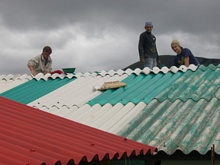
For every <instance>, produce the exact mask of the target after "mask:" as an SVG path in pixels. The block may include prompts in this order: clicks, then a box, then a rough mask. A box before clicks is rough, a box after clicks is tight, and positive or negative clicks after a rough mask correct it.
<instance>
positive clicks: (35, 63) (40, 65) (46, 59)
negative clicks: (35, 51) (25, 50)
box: [27, 46, 52, 76]
mask: <svg viewBox="0 0 220 165" xmlns="http://www.w3.org/2000/svg"><path fill="white" fill-rule="evenodd" d="M51 53H52V49H51V47H49V46H45V47H44V48H43V51H42V53H41V54H40V55H38V56H36V57H34V58H32V59H30V60H29V61H28V63H27V66H28V68H29V70H30V71H31V74H32V75H33V76H35V75H37V74H38V73H43V74H46V73H51V71H52V59H51V57H50V55H51Z"/></svg>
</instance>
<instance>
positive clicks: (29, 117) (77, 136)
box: [0, 97, 156, 165]
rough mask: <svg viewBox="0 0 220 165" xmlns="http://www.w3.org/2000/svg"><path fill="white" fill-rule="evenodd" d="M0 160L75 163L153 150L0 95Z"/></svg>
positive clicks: (17, 164) (34, 162)
mask: <svg viewBox="0 0 220 165" xmlns="http://www.w3.org/2000/svg"><path fill="white" fill-rule="evenodd" d="M0 117H1V119H0V125H1V127H0V160H1V163H3V164H7V165H12V164H16V165H19V164H22V165H24V164H26V165H27V164H31V165H33V164H42V163H45V164H55V163H57V162H61V163H62V164H67V163H68V162H69V161H70V160H73V161H74V162H75V163H76V164H78V163H79V162H80V161H81V160H82V159H83V158H86V159H87V161H88V162H90V161H91V160H92V159H93V158H94V157H95V156H98V159H99V160H102V159H103V158H104V157H105V156H108V157H109V159H112V158H113V157H114V156H117V155H118V158H121V157H122V155H123V154H127V156H130V155H131V154H132V153H135V154H137V155H139V153H140V152H142V153H143V154H144V155H145V154H146V153H148V152H149V153H153V152H154V151H155V149H156V148H155V147H151V146H148V145H144V144H141V143H138V142H135V141H132V140H129V139H125V138H123V137H120V136H116V135H113V134H110V133H107V132H104V131H100V130H97V129H95V128H92V127H88V126H85V125H82V124H79V123H76V122H73V121H70V120H67V119H64V118H61V117H58V116H55V115H52V114H49V113H46V112H43V111H41V110H38V109H35V108H32V107H29V106H26V105H23V104H20V103H17V102H14V101H11V100H9V99H6V98H3V97H0Z"/></svg>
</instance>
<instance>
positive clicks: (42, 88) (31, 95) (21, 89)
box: [0, 78, 75, 104]
mask: <svg viewBox="0 0 220 165" xmlns="http://www.w3.org/2000/svg"><path fill="white" fill-rule="evenodd" d="M73 80H75V79H68V78H64V79H58V78H57V79H55V80H53V79H49V80H47V81H45V80H42V79H41V80H39V81H37V80H35V79H32V80H30V81H28V82H26V83H23V84H21V85H19V86H16V87H14V88H12V89H10V90H8V91H5V92H3V93H1V94H0V96H4V97H6V98H9V99H11V100H15V101H17V102H20V103H23V104H28V103H30V102H32V101H33V100H36V99H38V98H39V97H42V96H44V95H46V94H48V93H50V92H52V91H54V90H56V89H57V88H60V87H61V86H63V85H66V84H67V83H69V82H71V81H73Z"/></svg>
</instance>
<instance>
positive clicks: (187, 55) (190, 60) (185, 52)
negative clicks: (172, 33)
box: [171, 40, 199, 67]
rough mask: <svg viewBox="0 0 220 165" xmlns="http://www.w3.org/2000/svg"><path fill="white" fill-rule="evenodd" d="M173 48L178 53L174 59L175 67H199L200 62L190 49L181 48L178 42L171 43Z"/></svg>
mask: <svg viewBox="0 0 220 165" xmlns="http://www.w3.org/2000/svg"><path fill="white" fill-rule="evenodd" d="M171 48H172V49H173V51H174V52H176V54H177V55H176V57H175V58H174V61H173V62H174V66H176V67H179V66H181V65H185V66H186V67H188V66H189V65H190V64H194V65H196V66H197V65H199V61H198V60H197V59H196V57H195V56H194V55H193V53H192V52H191V51H190V50H189V49H188V48H183V47H182V46H180V43H179V41H178V40H173V41H172V42H171Z"/></svg>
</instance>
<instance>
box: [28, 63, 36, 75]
mask: <svg viewBox="0 0 220 165" xmlns="http://www.w3.org/2000/svg"><path fill="white" fill-rule="evenodd" d="M28 68H29V70H30V71H31V74H32V75H33V76H36V75H37V73H36V72H35V70H34V67H33V66H30V65H29V66H28Z"/></svg>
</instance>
